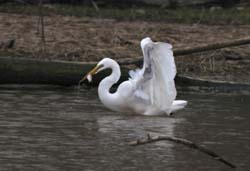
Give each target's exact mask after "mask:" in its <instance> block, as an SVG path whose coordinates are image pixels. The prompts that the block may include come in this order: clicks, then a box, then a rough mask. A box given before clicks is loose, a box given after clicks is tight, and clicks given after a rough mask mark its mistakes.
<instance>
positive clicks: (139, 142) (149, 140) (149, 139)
mask: <svg viewBox="0 0 250 171" xmlns="http://www.w3.org/2000/svg"><path fill="white" fill-rule="evenodd" d="M163 140H164V141H171V142H174V143H178V144H183V145H185V146H187V147H189V148H192V149H196V150H198V151H200V152H202V153H204V154H207V155H209V156H211V157H212V158H213V159H214V160H217V161H219V162H222V163H224V164H225V165H227V166H229V167H231V168H236V166H235V165H234V164H232V163H231V162H229V161H227V160H225V159H224V158H223V157H221V156H220V155H218V154H216V153H215V152H213V151H211V150H209V149H207V148H206V147H204V146H201V145H198V144H196V143H194V142H192V141H189V140H186V139H183V138H177V137H170V136H165V135H164V136H163V135H161V136H155V137H152V136H150V135H149V134H148V135H147V138H144V139H141V140H136V141H133V142H131V143H129V144H130V145H132V146H137V145H143V144H148V143H154V142H157V141H163Z"/></svg>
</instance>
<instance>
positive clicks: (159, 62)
mask: <svg viewBox="0 0 250 171" xmlns="http://www.w3.org/2000/svg"><path fill="white" fill-rule="evenodd" d="M142 50H143V55H144V64H143V68H142V69H141V70H135V71H130V76H131V78H132V80H134V81H135V82H136V91H135V92H136V93H135V95H136V96H138V95H137V94H139V96H138V97H144V98H145V97H147V98H148V99H149V100H150V103H151V104H152V105H154V106H155V107H157V108H159V109H160V110H163V111H166V112H168V113H169V112H170V111H169V110H170V107H171V105H172V103H173V101H174V99H175V97H176V89H175V83H174V77H175V75H176V66H175V62H174V57H173V51H172V46H171V45H170V44H167V43H161V42H157V43H153V42H148V43H147V44H145V45H144V46H143V47H142Z"/></svg>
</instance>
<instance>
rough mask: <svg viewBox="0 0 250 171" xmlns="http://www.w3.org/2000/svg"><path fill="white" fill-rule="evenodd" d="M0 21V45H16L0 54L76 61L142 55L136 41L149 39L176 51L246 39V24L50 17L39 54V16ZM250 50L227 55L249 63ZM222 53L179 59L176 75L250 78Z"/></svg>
mask: <svg viewBox="0 0 250 171" xmlns="http://www.w3.org/2000/svg"><path fill="white" fill-rule="evenodd" d="M0 21H2V22H0V32H1V34H0V40H1V41H0V44H1V42H6V41H8V40H10V39H14V40H15V46H14V48H12V49H9V50H6V49H1V51H0V55H2V56H3V55H5V56H6V55H9V56H13V55H15V56H27V57H33V58H42V59H61V60H74V61H98V60H100V59H101V58H103V57H111V58H114V59H117V58H125V57H137V56H140V55H141V50H140V47H139V42H140V40H141V39H142V38H144V37H147V36H149V37H151V38H152V39H153V40H156V41H164V42H169V43H171V44H173V46H174V48H182V47H186V46H196V45H201V44H209V43H213V42H220V41H226V40H232V39H238V38H243V37H246V36H249V35H250V25H240V26H233V25H201V24H168V23H161V22H150V21H117V20H113V19H93V18H86V17H70V16H59V15H51V16H46V17H45V37H46V50H45V51H42V48H41V39H40V36H39V35H38V34H37V22H38V17H37V16H32V15H18V14H7V13H0ZM249 47H250V46H244V47H239V48H232V49H227V50H233V51H236V52H239V53H240V54H243V56H244V60H245V61H247V60H250V50H249ZM222 52H224V51H222V50H218V51H214V52H206V53H200V54H196V55H192V56H189V57H186V56H185V57H179V58H178V59H176V63H177V66H178V69H179V72H180V73H181V74H187V75H194V76H203V77H206V76H213V77H214V78H215V79H224V80H225V79H228V80H236V79H234V78H237V79H238V76H237V74H240V75H242V76H244V77H245V75H246V77H247V75H249V72H250V69H249V64H248V63H247V62H246V63H244V62H243V63H240V62H238V61H236V62H232V61H226V60H225V59H224V56H223V55H222V54H223V53H222ZM228 75H230V76H228ZM229 77H230V78H229ZM247 80H250V78H248V79H247ZM247 80H246V81H247ZM236 81H238V80H236ZM243 81H244V80H243Z"/></svg>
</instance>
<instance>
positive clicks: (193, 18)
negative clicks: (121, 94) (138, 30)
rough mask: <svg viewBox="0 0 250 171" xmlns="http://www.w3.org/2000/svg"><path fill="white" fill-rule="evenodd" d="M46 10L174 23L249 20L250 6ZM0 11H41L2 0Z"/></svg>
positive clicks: (47, 7)
mask: <svg viewBox="0 0 250 171" xmlns="http://www.w3.org/2000/svg"><path fill="white" fill-rule="evenodd" d="M43 11H44V14H46V15H52V14H59V15H64V16H77V17H94V18H97V17H98V18H112V19H117V20H123V21H124V20H144V21H161V22H171V23H202V24H250V7H248V6H246V7H234V8H227V9H223V8H218V7H217V8H216V7H215V8H209V9H207V8H175V9H169V8H160V7H155V6H153V7H149V6H134V7H126V8H118V7H112V6H106V7H100V8H99V10H97V9H95V8H94V7H92V6H87V5H66V4H52V5H44V6H43ZM0 12H5V13H18V14H20V13H21V14H30V15H37V14H38V6H36V5H20V4H2V5H0Z"/></svg>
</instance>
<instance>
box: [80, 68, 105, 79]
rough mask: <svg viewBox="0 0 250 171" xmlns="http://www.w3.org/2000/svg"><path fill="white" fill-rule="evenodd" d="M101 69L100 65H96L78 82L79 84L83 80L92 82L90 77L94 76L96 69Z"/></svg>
mask: <svg viewBox="0 0 250 171" xmlns="http://www.w3.org/2000/svg"><path fill="white" fill-rule="evenodd" d="M100 67H101V65H96V66H95V67H94V68H93V69H92V70H91V71H89V72H88V73H87V74H86V75H85V76H84V77H83V78H82V79H81V80H80V81H79V83H80V84H81V83H82V82H83V81H84V80H86V79H88V81H89V82H91V81H92V75H95V74H96V73H97V71H98V69H99V68H100Z"/></svg>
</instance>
